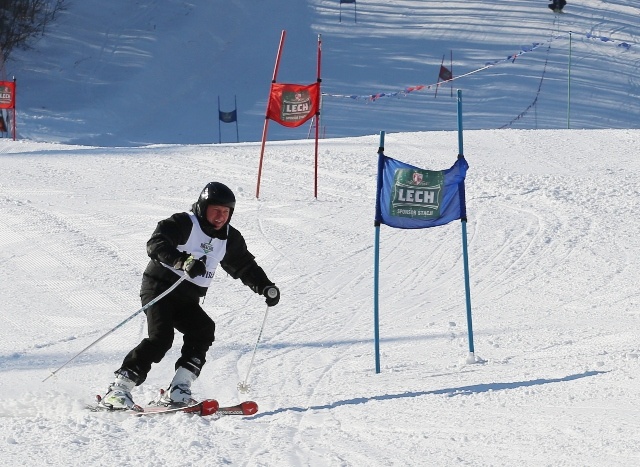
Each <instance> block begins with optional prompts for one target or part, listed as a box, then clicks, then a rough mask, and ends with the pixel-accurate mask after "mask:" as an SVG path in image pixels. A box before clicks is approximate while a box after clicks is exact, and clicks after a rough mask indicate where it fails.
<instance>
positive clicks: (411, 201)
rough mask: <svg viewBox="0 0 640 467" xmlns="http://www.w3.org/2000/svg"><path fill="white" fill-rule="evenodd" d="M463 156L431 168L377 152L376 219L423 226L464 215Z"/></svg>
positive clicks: (409, 226)
mask: <svg viewBox="0 0 640 467" xmlns="http://www.w3.org/2000/svg"><path fill="white" fill-rule="evenodd" d="M468 168H469V165H468V164H467V161H466V160H465V159H464V157H462V156H459V157H458V160H457V161H456V163H455V164H453V166H452V167H451V168H450V169H446V170H439V171H431V170H424V169H420V168H418V167H414V166H412V165H409V164H405V163H404V162H400V161H398V160H396V159H392V158H390V157H387V156H385V155H384V154H382V153H380V155H379V159H378V189H377V194H376V222H379V223H381V224H386V225H388V226H390V227H396V228H399V229H425V228H429V227H435V226H438V225H444V224H448V223H449V222H451V221H452V220H455V219H461V218H466V207H465V200H464V179H465V176H466V173H467V169H468Z"/></svg>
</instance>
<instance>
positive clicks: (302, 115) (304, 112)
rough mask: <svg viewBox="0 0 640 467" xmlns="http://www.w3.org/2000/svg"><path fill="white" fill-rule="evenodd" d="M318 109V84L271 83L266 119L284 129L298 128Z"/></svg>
mask: <svg viewBox="0 0 640 467" xmlns="http://www.w3.org/2000/svg"><path fill="white" fill-rule="evenodd" d="M319 108H320V83H314V84H310V85H308V86H304V85H300V84H285V83H272V84H271V93H270V94H269V108H268V110H267V117H268V118H269V119H271V120H273V121H275V122H278V123H279V124H280V125H283V126H286V127H291V128H293V127H298V126H300V125H302V124H303V123H304V122H306V121H307V120H309V119H310V118H312V117H313V116H315V115H316V113H317V112H318V109H319Z"/></svg>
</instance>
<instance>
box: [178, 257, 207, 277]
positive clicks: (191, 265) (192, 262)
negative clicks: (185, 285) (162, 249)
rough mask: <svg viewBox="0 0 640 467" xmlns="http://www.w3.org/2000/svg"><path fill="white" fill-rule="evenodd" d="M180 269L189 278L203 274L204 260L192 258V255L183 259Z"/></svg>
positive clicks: (204, 269) (204, 270)
mask: <svg viewBox="0 0 640 467" xmlns="http://www.w3.org/2000/svg"><path fill="white" fill-rule="evenodd" d="M182 269H183V270H184V272H186V273H187V275H188V276H189V277H190V278H191V279H193V278H194V277H197V276H204V275H205V273H206V272H207V266H206V265H205V264H204V261H202V260H199V259H196V258H194V257H193V255H191V256H189V257H188V258H187V259H186V260H185V261H184V263H183V264H182Z"/></svg>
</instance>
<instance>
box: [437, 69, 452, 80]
mask: <svg viewBox="0 0 640 467" xmlns="http://www.w3.org/2000/svg"><path fill="white" fill-rule="evenodd" d="M438 77H439V78H440V79H441V80H442V81H449V80H450V79H452V78H453V73H451V70H449V69H448V68H447V67H446V66H443V65H440V75H439V76H438Z"/></svg>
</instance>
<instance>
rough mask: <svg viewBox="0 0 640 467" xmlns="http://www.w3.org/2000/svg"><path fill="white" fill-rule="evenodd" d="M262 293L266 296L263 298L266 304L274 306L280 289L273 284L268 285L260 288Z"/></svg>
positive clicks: (278, 299)
mask: <svg viewBox="0 0 640 467" xmlns="http://www.w3.org/2000/svg"><path fill="white" fill-rule="evenodd" d="M262 295H264V296H265V297H267V299H266V300H265V303H266V304H267V306H276V305H277V304H278V302H279V301H280V290H279V289H278V287H276V286H275V285H268V286H266V287H265V288H264V289H262Z"/></svg>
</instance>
